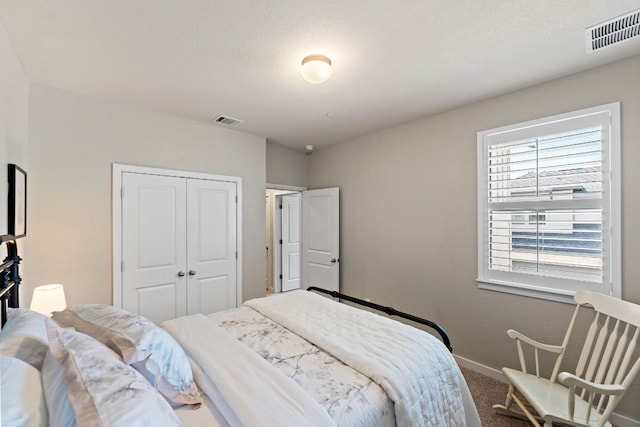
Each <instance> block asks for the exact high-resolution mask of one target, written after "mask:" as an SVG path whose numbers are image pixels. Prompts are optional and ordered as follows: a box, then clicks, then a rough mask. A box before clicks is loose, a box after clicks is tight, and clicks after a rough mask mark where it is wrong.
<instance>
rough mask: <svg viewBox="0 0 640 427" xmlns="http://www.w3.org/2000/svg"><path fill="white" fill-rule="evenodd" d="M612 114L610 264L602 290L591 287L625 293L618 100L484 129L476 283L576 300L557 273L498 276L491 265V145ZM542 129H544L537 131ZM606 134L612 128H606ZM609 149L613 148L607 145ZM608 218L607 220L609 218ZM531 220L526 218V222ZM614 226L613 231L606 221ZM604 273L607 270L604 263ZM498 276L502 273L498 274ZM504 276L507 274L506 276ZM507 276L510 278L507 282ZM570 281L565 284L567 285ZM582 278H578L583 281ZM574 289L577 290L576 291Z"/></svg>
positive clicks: (606, 254) (606, 235) (606, 188)
mask: <svg viewBox="0 0 640 427" xmlns="http://www.w3.org/2000/svg"><path fill="white" fill-rule="evenodd" d="M602 113H607V114H608V116H609V129H608V131H609V134H608V136H609V141H608V147H604V146H603V150H602V165H603V167H606V168H608V169H609V174H608V179H607V177H606V174H605V173H604V171H603V181H602V185H603V190H602V192H603V194H602V216H603V229H602V234H603V238H602V259H603V266H604V265H605V263H607V264H606V265H607V270H606V277H603V281H602V284H601V287H600V289H594V285H593V284H592V285H590V286H589V289H591V290H595V291H598V292H601V293H604V294H607V295H611V296H613V297H615V298H621V297H622V283H621V278H622V274H621V258H622V257H621V255H622V249H621V247H622V246H621V236H622V230H621V228H622V219H621V195H622V193H621V170H620V169H621V158H620V146H621V137H620V103H619V102H614V103H609V104H604V105H599V106H595V107H590V108H585V109H581V110H577V111H572V112H568V113H562V114H557V115H553V116H548V117H543V118H540V119H535V120H531V121H527V122H522V123H516V124H512V125H508V126H501V127H498V128H494V129H489V130H485V131H481V132H478V134H477V149H478V157H477V165H478V170H477V177H478V179H477V184H478V189H477V196H478V210H477V217H478V276H477V277H478V278H477V279H476V282H477V284H478V287H479V288H480V289H487V290H492V291H499V292H506V293H511V294H516V295H523V296H529V297H535V298H540V299H547V300H552V301H559V302H566V303H573V301H574V299H573V296H574V294H575V291H576V290H577V289H576V288H575V286H574V285H575V284H571V286H565V285H566V284H568V283H567V282H565V281H563V280H562V279H560V284H561V286H558V285H557V284H553V282H554V281H556V282H557V280H558V279H556V278H552V277H544V276H538V275H527V274H526V273H511V274H507V275H503V274H502V273H504V272H499V274H496V272H495V271H492V270H490V269H489V248H488V227H489V225H488V223H489V218H488V210H489V197H488V193H487V189H488V175H489V170H488V164H487V163H488V160H487V158H488V147H487V145H488V144H490V143H496V142H500V141H508V140H515V139H517V138H519V137H520V136H519V135H521V134H522V133H527V132H534V133H535V134H536V135H539V136H541V135H545V134H548V133H549V132H550V131H552V130H553V129H554V128H555V127H557V125H558V124H560V125H562V122H568V121H572V120H576V121H582V119H583V118H585V120H587V121H588V120H589V116H598V115H601V114H602ZM536 128H539V129H540V130H539V131H536ZM602 132H603V133H604V132H606V129H604V128H603V130H602ZM607 148H608V149H607ZM539 208H540V209H544V203H542V204H540V205H539ZM605 218H606V219H605ZM525 221H526V220H525ZM605 224H608V226H609V227H608V228H609V229H608V230H606V229H605V228H604V225H605ZM603 274H605V270H604V267H603ZM496 276H498V277H496ZM501 276H502V277H501ZM504 276H508V278H507V279H506V280H505V278H504ZM514 276H515V277H516V278H523V277H526V278H527V280H524V281H520V280H517V279H516V280H513V277H514ZM563 282H564V283H563ZM578 282H579V281H575V283H578ZM571 288H574V289H571Z"/></svg>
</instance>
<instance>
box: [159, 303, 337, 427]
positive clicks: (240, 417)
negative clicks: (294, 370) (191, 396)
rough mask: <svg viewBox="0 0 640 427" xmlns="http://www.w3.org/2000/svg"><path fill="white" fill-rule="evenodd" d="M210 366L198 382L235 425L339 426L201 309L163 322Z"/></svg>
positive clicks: (196, 358) (198, 359)
mask: <svg viewBox="0 0 640 427" xmlns="http://www.w3.org/2000/svg"><path fill="white" fill-rule="evenodd" d="M162 326H163V328H165V329H166V330H167V331H168V332H169V333H171V335H173V336H174V337H175V338H176V340H177V341H178V342H179V343H180V345H181V346H182V347H183V348H184V349H185V351H186V352H187V354H188V355H189V356H190V357H191V358H192V359H193V360H194V361H195V362H196V363H197V364H198V365H199V367H200V368H201V369H200V370H198V372H206V373H207V375H204V376H202V377H200V378H197V379H196V380H197V382H198V385H199V386H200V387H201V388H202V389H203V391H204V392H205V393H206V394H207V396H209V397H210V398H211V400H213V401H215V403H216V406H217V408H218V409H219V410H220V412H221V413H222V415H223V416H224V418H225V420H226V422H227V423H228V424H229V425H230V426H232V427H236V426H246V427H253V426H256V427H257V426H265V425H272V426H292V427H293V426H296V427H297V426H314V427H315V426H335V423H334V422H333V420H332V419H331V418H330V417H329V414H328V413H327V412H326V411H325V409H324V408H323V407H322V406H320V404H319V403H317V402H316V401H315V400H313V399H312V398H311V397H310V396H308V395H307V393H306V392H305V391H304V390H303V389H302V388H300V386H298V385H297V384H296V383H295V381H293V380H292V379H290V378H289V377H286V376H284V375H282V374H281V373H280V372H278V371H277V370H276V369H275V368H274V367H273V366H272V365H271V364H269V363H268V362H267V361H265V360H264V359H263V358H262V357H260V356H259V355H258V354H256V353H254V352H253V351H251V350H249V349H248V348H246V347H245V346H244V345H242V344H241V343H240V342H239V341H237V340H236V339H235V338H233V337H232V336H231V335H229V334H228V333H227V332H226V331H224V330H222V329H221V328H220V327H219V326H218V325H217V323H216V322H215V321H214V320H213V319H210V318H208V317H205V316H203V315H201V314H196V315H192V316H186V317H180V318H178V319H174V320H170V321H167V322H164V323H163V324H162Z"/></svg>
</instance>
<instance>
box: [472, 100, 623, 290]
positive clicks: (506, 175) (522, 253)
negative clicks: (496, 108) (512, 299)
mask: <svg viewBox="0 0 640 427" xmlns="http://www.w3.org/2000/svg"><path fill="white" fill-rule="evenodd" d="M620 226H621V221H620V104H619V103H613V104H608V105H603V106H600V107H594V108H589V109H585V110H580V111H575V112H572V113H567V114H562V115H558V116H553V117H547V118H544V119H540V120H535V121H532V122H526V123H520V124H516V125H512V126H506V127H502V128H498V129H491V130H488V131H483V132H479V133H478V284H479V286H480V287H481V288H485V289H492V290H499V291H504V292H511V293H517V294H522V295H528V296H534V297H541V298H547V299H553V300H557V301H568V302H569V301H572V300H573V294H574V292H575V291H577V290H581V289H586V290H592V291H596V292H601V293H604V294H607V295H613V296H615V297H618V298H620V297H621V283H620V235H621V233H620Z"/></svg>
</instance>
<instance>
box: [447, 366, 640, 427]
mask: <svg viewBox="0 0 640 427" xmlns="http://www.w3.org/2000/svg"><path fill="white" fill-rule="evenodd" d="M453 357H455V359H456V361H457V362H458V365H459V366H461V367H463V368H467V369H470V370H472V371H474V372H477V373H479V374H482V375H486V376H487V377H489V378H493V379H494V380H496V381H500V382H503V383H507V379H506V378H505V377H504V376H503V375H502V372H500V371H499V370H497V369H494V368H491V367H489V366H486V365H483V364H481V363H478V362H474V361H473V360H470V359H467V358H465V357H462V356H457V355H455V354H454V355H453ZM610 421H611V424H613V425H614V426H615V427H640V421H638V420H634V419H633V418H629V417H625V416H624V415H620V414H617V413H615V412H614V413H613V414H611V418H610Z"/></svg>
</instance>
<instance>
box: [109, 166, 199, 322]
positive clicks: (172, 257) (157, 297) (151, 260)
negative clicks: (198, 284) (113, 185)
mask: <svg viewBox="0 0 640 427" xmlns="http://www.w3.org/2000/svg"><path fill="white" fill-rule="evenodd" d="M121 197H122V265H121V269H122V297H123V298H122V302H123V308H124V309H125V310H128V311H131V312H133V313H138V314H141V315H143V316H144V317H147V318H148V319H150V320H152V321H153V322H155V323H156V324H160V323H161V322H163V321H165V320H168V319H173V318H175V317H178V316H184V315H185V314H186V307H187V301H186V282H187V278H186V277H185V270H186V227H185V224H186V209H185V207H186V185H185V180H184V178H176V177H168V176H159V175H145V174H138V173H123V177H122V193H121Z"/></svg>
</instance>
